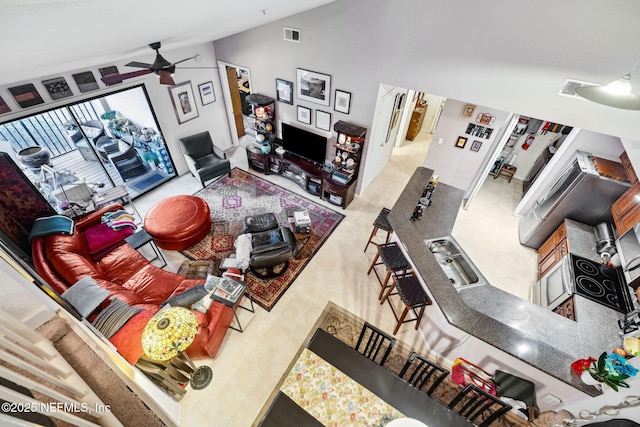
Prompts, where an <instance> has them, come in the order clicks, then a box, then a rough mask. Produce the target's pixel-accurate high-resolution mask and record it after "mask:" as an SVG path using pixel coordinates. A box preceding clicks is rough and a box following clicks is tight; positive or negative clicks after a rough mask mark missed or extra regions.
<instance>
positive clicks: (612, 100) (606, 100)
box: [576, 74, 640, 110]
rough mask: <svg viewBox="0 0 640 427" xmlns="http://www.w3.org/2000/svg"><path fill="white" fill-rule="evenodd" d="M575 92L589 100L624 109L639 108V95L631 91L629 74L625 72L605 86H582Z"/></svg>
mask: <svg viewBox="0 0 640 427" xmlns="http://www.w3.org/2000/svg"><path fill="white" fill-rule="evenodd" d="M576 93H577V94H578V95H580V96H581V97H583V98H585V99H588V100H589V101H593V102H596V103H598V104H602V105H607V106H609V107H615V108H622V109H624V110H640V96H638V95H636V94H635V93H633V92H632V91H631V75H630V74H625V75H624V76H622V77H620V78H619V79H618V80H615V81H613V82H611V83H609V84H608V85H606V86H602V85H597V86H582V87H579V88H576Z"/></svg>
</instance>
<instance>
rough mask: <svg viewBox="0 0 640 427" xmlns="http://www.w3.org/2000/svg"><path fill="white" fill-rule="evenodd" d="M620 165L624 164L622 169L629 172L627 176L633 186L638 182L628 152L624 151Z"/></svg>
mask: <svg viewBox="0 0 640 427" xmlns="http://www.w3.org/2000/svg"><path fill="white" fill-rule="evenodd" d="M620 163H622V167H623V168H624V170H625V171H626V172H627V176H628V177H629V181H631V184H635V183H636V182H638V176H637V175H636V171H635V169H633V165H632V164H631V160H630V159H629V155H628V154H627V152H626V151H623V152H622V154H620Z"/></svg>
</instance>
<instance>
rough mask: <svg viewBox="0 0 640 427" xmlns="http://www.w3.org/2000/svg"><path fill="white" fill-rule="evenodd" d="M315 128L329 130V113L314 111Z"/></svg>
mask: <svg viewBox="0 0 640 427" xmlns="http://www.w3.org/2000/svg"><path fill="white" fill-rule="evenodd" d="M316 127H317V128H318V129H322V130H331V113H327V112H326V111H322V110H316Z"/></svg>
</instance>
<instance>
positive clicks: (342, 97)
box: [333, 89, 351, 114]
mask: <svg viewBox="0 0 640 427" xmlns="http://www.w3.org/2000/svg"><path fill="white" fill-rule="evenodd" d="M333 109H334V110H336V111H338V112H340V113H345V114H349V110H350V109H351V92H345V91H344V90H339V89H336V99H335V101H334V104H333Z"/></svg>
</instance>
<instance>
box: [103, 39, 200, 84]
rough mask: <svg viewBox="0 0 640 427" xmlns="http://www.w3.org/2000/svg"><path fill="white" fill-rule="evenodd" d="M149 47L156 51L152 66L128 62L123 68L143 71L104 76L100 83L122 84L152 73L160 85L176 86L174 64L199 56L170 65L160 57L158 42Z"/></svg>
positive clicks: (187, 59)
mask: <svg viewBox="0 0 640 427" xmlns="http://www.w3.org/2000/svg"><path fill="white" fill-rule="evenodd" d="M149 47H150V48H151V49H153V50H155V51H156V60H155V61H153V64H147V63H144V62H137V61H132V62H129V63H128V64H125V66H126V67H136V68H144V70H138V71H132V72H130V73H124V74H109V75H105V76H103V77H102V81H103V82H104V83H105V84H107V85H112V84H116V83H122V82H123V81H124V80H126V79H131V78H133V77H138V76H143V75H145V74H150V73H154V74H156V75H157V76H158V77H159V78H160V84H162V85H170V86H173V85H175V84H176V83H175V82H174V81H173V77H172V76H173V73H174V72H175V71H176V64H180V63H181V62H185V61H189V60H190V59H195V58H197V57H198V56H199V55H195V56H192V57H190V58H185V59H181V60H180V61H176V62H173V63H171V62H169V61H167V60H166V59H164V58H163V57H162V55H160V42H156V43H151V44H150V45H149Z"/></svg>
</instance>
